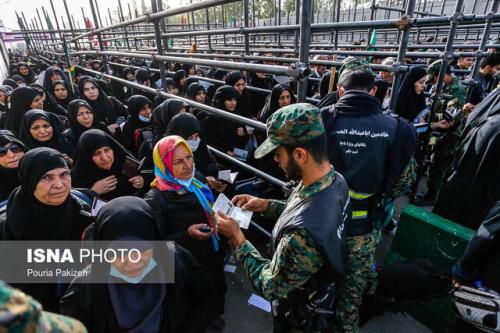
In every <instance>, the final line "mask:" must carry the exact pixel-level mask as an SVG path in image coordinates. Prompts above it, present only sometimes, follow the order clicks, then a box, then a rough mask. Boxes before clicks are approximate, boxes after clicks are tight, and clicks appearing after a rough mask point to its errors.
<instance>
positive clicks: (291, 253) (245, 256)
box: [235, 167, 335, 300]
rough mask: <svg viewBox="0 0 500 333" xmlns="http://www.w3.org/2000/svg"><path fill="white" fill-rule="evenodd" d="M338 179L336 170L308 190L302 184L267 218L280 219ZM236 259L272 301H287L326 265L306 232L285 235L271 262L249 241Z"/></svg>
mask: <svg viewBox="0 0 500 333" xmlns="http://www.w3.org/2000/svg"><path fill="white" fill-rule="evenodd" d="M334 179H335V173H334V170H333V167H332V170H331V171H330V172H329V173H328V174H326V175H324V176H323V177H322V178H320V179H319V180H317V181H316V182H314V183H313V184H311V185H309V186H307V187H304V186H303V184H302V182H301V183H299V185H298V186H297V187H296V188H295V190H294V191H293V193H292V194H291V195H290V197H289V199H288V201H287V202H285V201H277V200H271V201H270V203H269V206H268V209H267V211H266V212H265V216H267V217H270V218H276V219H277V218H278V217H279V215H280V214H281V212H283V210H284V209H285V207H286V206H287V205H296V204H297V202H300V201H303V200H305V199H307V198H308V197H310V196H311V195H313V194H315V193H318V192H320V191H322V190H324V189H325V188H327V187H328V186H330V185H331V184H332V183H333V181H334ZM235 256H236V259H237V260H238V261H241V262H242V263H243V266H244V268H245V270H246V273H247V275H248V278H249V279H250V281H251V283H252V285H253V287H254V289H255V290H257V291H259V292H260V294H261V295H262V296H263V297H265V298H266V299H268V300H272V299H279V298H286V297H287V295H289V294H290V293H291V292H292V291H294V290H295V289H298V288H300V287H301V286H303V285H304V284H305V283H306V282H307V281H308V280H309V279H310V278H311V277H312V276H313V275H314V274H315V273H316V272H318V271H319V270H320V269H321V268H322V266H323V264H324V259H323V258H322V256H321V254H320V252H319V250H318V249H317V247H316V245H315V241H314V239H313V238H312V236H311V234H309V233H308V232H307V231H306V230H304V229H295V230H293V231H291V232H287V233H284V234H283V236H282V237H281V238H280V239H279V243H278V244H277V246H276V249H275V252H274V255H273V257H272V258H271V259H266V258H264V257H262V256H261V255H260V253H259V252H258V251H257V250H256V249H255V247H254V246H253V245H252V244H251V243H250V242H249V241H245V242H244V243H243V244H241V245H240V246H239V247H238V248H236V250H235Z"/></svg>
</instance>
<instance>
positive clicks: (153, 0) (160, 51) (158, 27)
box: [151, 0, 167, 87]
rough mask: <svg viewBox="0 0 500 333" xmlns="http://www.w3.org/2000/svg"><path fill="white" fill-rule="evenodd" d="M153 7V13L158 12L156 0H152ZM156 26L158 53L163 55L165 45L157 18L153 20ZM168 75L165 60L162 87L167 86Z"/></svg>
mask: <svg viewBox="0 0 500 333" xmlns="http://www.w3.org/2000/svg"><path fill="white" fill-rule="evenodd" d="M158 2H161V0H158ZM151 9H152V10H153V13H156V12H158V6H157V2H156V0H151ZM153 25H154V28H155V35H156V49H157V50H158V54H160V55H163V47H162V41H161V31H160V22H159V21H158V20H155V21H154V22H153ZM166 77H167V75H166V73H165V62H164V61H160V79H161V87H164V86H165V79H166Z"/></svg>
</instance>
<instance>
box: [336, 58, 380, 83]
mask: <svg viewBox="0 0 500 333" xmlns="http://www.w3.org/2000/svg"><path fill="white" fill-rule="evenodd" d="M358 69H365V70H367V71H369V72H370V73H371V74H373V72H372V70H371V68H370V65H369V64H368V63H367V62H366V61H364V60H360V59H358V58H355V57H352V56H351V57H347V58H346V59H345V60H344V62H343V64H342V66H341V67H340V69H339V82H342V81H343V80H344V77H345V75H346V74H347V73H349V72H351V71H355V70H358Z"/></svg>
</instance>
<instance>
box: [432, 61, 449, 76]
mask: <svg viewBox="0 0 500 333" xmlns="http://www.w3.org/2000/svg"><path fill="white" fill-rule="evenodd" d="M442 63H443V60H436V61H434V62H433V63H432V64H430V65H429V67H427V75H428V76H429V78H433V77H434V76H438V75H439V70H440V69H441V64H442ZM449 70H450V66H448V67H447V68H446V72H449Z"/></svg>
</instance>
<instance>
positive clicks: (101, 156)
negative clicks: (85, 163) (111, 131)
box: [92, 146, 115, 170]
mask: <svg viewBox="0 0 500 333" xmlns="http://www.w3.org/2000/svg"><path fill="white" fill-rule="evenodd" d="M92 161H93V162H94V164H95V165H97V167H98V168H99V169H103V170H109V169H111V167H112V166H113V162H114V161H115V154H114V152H113V149H111V147H108V146H104V147H101V148H99V149H97V150H96V151H95V152H94V154H93V155H92Z"/></svg>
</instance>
